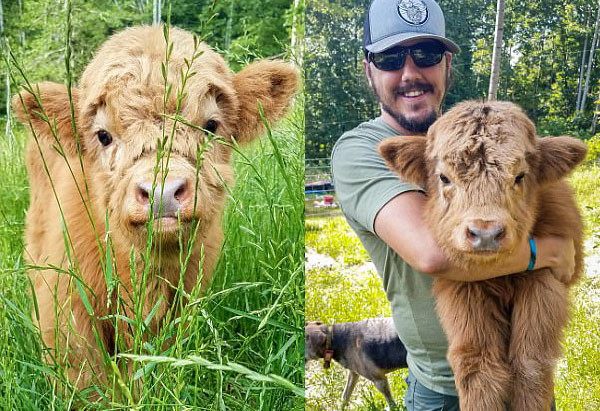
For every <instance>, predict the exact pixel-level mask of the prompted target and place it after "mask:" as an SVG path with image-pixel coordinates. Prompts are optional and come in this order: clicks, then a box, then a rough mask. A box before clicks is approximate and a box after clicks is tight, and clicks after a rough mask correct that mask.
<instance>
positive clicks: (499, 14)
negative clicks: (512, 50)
mask: <svg viewBox="0 0 600 411" xmlns="http://www.w3.org/2000/svg"><path fill="white" fill-rule="evenodd" d="M503 31H504V0H498V8H497V11H496V32H495V34H494V51H493V52H492V72H491V74H490V88H489V91H488V100H496V95H497V93H498V81H499V77H500V58H501V53H502V32H503Z"/></svg>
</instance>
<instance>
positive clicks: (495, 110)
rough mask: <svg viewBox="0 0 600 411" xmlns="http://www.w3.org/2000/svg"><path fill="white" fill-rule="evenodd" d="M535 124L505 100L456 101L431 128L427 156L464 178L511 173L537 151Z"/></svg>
mask: <svg viewBox="0 0 600 411" xmlns="http://www.w3.org/2000/svg"><path fill="white" fill-rule="evenodd" d="M535 141H536V136H535V127H534V125H533V123H532V122H531V121H530V120H529V119H528V118H527V116H526V115H525V114H524V113H523V111H522V110H521V109H520V108H519V107H518V106H516V105H514V104H512V103H506V102H472V101H470V102H464V103H460V104H457V105H456V106H455V107H453V108H452V109H451V110H450V111H448V112H447V113H446V114H445V115H444V116H443V117H442V118H440V119H439V120H438V121H437V122H436V123H435V124H434V125H433V126H432V127H431V129H430V131H429V135H428V145H427V156H428V158H429V159H430V161H433V162H434V163H435V162H436V161H443V162H444V163H445V164H446V165H447V166H449V167H451V168H453V169H454V170H455V171H456V173H457V174H458V175H459V176H460V175H462V177H463V178H465V179H472V178H474V177H475V176H477V175H480V174H482V173H484V172H485V173H487V174H489V173H492V174H494V173H495V174H500V175H502V174H510V173H511V172H513V170H512V168H513V167H514V165H515V164H516V163H519V162H522V161H523V160H525V159H526V158H528V157H529V155H530V153H532V152H533V151H534V150H535Z"/></svg>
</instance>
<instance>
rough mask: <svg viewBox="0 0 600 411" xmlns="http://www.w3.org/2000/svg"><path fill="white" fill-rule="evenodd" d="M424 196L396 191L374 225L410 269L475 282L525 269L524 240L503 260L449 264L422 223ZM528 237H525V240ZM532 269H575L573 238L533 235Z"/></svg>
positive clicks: (565, 272) (562, 274)
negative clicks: (478, 265) (472, 265)
mask: <svg viewBox="0 0 600 411" xmlns="http://www.w3.org/2000/svg"><path fill="white" fill-rule="evenodd" d="M424 208H425V195H424V194H423V193H421V192H418V191H409V192H406V193H403V194H400V195H398V196H396V197H395V198H393V199H392V200H391V201H389V202H388V203H387V204H386V205H385V206H383V208H381V210H380V211H379V213H378V214H377V217H376V218H375V223H374V228H375V232H376V233H377V235H378V236H379V237H380V238H381V239H382V240H383V241H385V242H386V243H387V244H388V245H389V246H390V247H392V248H393V249H394V251H396V252H397V253H398V255H399V256H400V257H402V259H403V260H404V261H406V262H407V263H408V264H409V265H410V266H412V267H413V268H414V269H416V270H418V271H420V272H422V273H425V274H429V275H432V276H434V277H440V278H446V279H449V280H456V281H479V280H487V279H490V278H495V277H501V276H504V275H509V274H513V273H520V272H523V271H525V270H527V266H528V265H529V259H530V250H529V243H528V241H524V242H523V243H522V244H520V246H519V247H518V248H517V249H516V250H515V252H514V253H513V254H511V255H510V257H509V258H508V259H506V260H502V261H501V262H499V263H496V264H495V263H491V264H490V265H486V267H484V268H482V269H481V271H479V272H476V271H469V272H468V273H467V272H464V270H461V269H458V268H457V267H453V266H452V265H451V264H450V262H449V261H448V259H447V258H446V256H445V255H444V253H443V252H442V250H441V249H440V248H439V246H438V244H437V242H436V241H435V239H434V237H433V234H432V233H431V232H430V230H429V229H428V227H427V225H426V224H425V219H424V217H423V210H424ZM527 240H528V239H527ZM535 242H536V248H537V259H536V264H535V269H539V268H544V267H548V268H550V269H552V271H553V273H554V275H555V276H556V277H557V278H559V279H561V278H563V279H564V278H568V277H569V276H570V275H571V274H572V273H573V271H574V269H575V247H574V244H573V241H572V240H570V239H564V238H560V237H536V238H535Z"/></svg>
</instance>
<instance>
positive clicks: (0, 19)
mask: <svg viewBox="0 0 600 411" xmlns="http://www.w3.org/2000/svg"><path fill="white" fill-rule="evenodd" d="M0 43H1V45H2V54H4V55H5V56H6V61H7V63H8V64H6V129H5V133H6V137H7V138H8V145H9V148H10V151H11V152H12V146H13V135H12V124H11V120H10V74H9V67H10V55H9V54H8V53H7V52H6V49H7V47H6V36H5V33H4V7H3V4H2V0H0Z"/></svg>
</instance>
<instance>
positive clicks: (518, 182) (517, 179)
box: [515, 173, 525, 184]
mask: <svg viewBox="0 0 600 411" xmlns="http://www.w3.org/2000/svg"><path fill="white" fill-rule="evenodd" d="M523 178H525V173H521V174H519V175H518V176H517V177H515V184H521V183H522V182H523Z"/></svg>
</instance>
